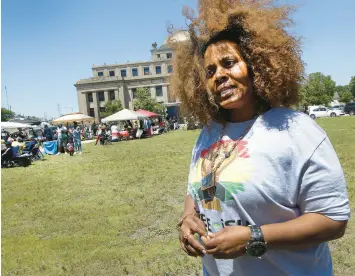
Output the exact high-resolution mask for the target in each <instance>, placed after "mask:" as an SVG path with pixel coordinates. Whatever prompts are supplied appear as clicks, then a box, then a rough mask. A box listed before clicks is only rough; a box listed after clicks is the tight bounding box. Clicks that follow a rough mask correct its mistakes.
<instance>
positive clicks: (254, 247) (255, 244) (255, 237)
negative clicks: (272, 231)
mask: <svg viewBox="0 0 355 276" xmlns="http://www.w3.org/2000/svg"><path fill="white" fill-rule="evenodd" d="M248 227H249V228H250V232H251V235H250V240H249V241H248V243H247V245H246V246H245V249H246V253H247V255H249V256H252V257H260V256H262V255H264V254H265V252H266V250H267V246H266V242H265V241H264V235H263V232H262V231H261V228H260V226H256V225H249V226H248Z"/></svg>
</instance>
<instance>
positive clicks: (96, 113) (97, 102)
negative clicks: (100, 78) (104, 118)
mask: <svg viewBox="0 0 355 276" xmlns="http://www.w3.org/2000/svg"><path fill="white" fill-rule="evenodd" d="M92 99H93V103H94V113H95V121H96V122H100V115H99V114H100V113H99V112H100V107H99V101H98V99H97V92H92Z"/></svg>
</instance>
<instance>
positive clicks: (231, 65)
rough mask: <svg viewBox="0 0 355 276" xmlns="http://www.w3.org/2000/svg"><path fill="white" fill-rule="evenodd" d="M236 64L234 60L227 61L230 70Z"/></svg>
mask: <svg viewBox="0 0 355 276" xmlns="http://www.w3.org/2000/svg"><path fill="white" fill-rule="evenodd" d="M234 64H235V61H234V60H227V62H226V66H227V67H228V68H230V67H233V66H234Z"/></svg>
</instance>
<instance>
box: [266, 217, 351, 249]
mask: <svg viewBox="0 0 355 276" xmlns="http://www.w3.org/2000/svg"><path fill="white" fill-rule="evenodd" d="M346 224H347V221H334V220H332V219H330V218H328V217H326V216H323V215H321V214H316V213H309V214H305V215H303V216H300V217H298V218H296V219H293V220H290V221H287V222H282V223H275V224H268V225H263V226H261V230H262V232H263V234H264V240H265V241H266V242H267V246H268V248H269V249H304V248H307V247H311V246H314V245H318V244H320V243H323V242H327V241H330V240H335V239H338V238H341V237H342V236H343V235H344V233H345V229H346Z"/></svg>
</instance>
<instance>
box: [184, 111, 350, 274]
mask: <svg viewBox="0 0 355 276" xmlns="http://www.w3.org/2000/svg"><path fill="white" fill-rule="evenodd" d="M254 121H255V122H254V124H253V126H252V128H251V129H250V130H249V131H248V133H247V134H246V135H245V136H244V138H243V139H242V140H241V141H240V142H239V143H238V144H237V146H235V145H236V142H235V141H236V140H237V139H238V138H239V137H240V135H241V134H242V133H243V132H244V130H245V128H246V127H247V126H248V125H250V123H251V122H252V121H247V122H242V123H228V124H227V125H226V127H225V128H224V132H223V133H224V135H223V136H221V133H222V125H220V124H218V123H212V124H211V125H210V126H209V127H205V128H204V129H203V130H202V132H201V135H200V137H199V139H198V141H197V142H196V145H195V147H194V150H193V154H192V162H191V168H190V175H189V183H188V193H189V194H190V195H191V196H192V198H193V199H194V200H195V204H196V207H197V208H198V209H199V212H200V218H201V219H202V220H203V221H204V222H205V225H206V228H207V230H208V231H210V232H213V233H215V232H218V231H219V230H220V229H222V228H223V227H225V226H233V225H243V226H246V225H251V224H256V225H264V224H272V223H279V222H285V221H289V220H292V219H295V218H297V217H299V216H301V215H303V214H306V213H319V214H323V215H325V216H327V217H329V218H331V219H333V220H338V221H342V220H348V219H349V217H350V208H349V201H348V195H347V192H346V183H345V179H344V174H343V171H342V168H341V166H340V163H339V160H338V157H337V155H336V153H335V151H334V149H333V147H332V145H331V143H330V141H329V139H328V137H327V135H326V134H325V132H324V131H323V130H322V129H321V128H320V127H319V126H318V125H317V124H316V123H315V122H314V121H313V120H312V119H310V118H309V117H308V116H307V115H305V114H302V113H299V112H296V111H293V110H290V109H286V108H274V109H272V110H270V111H268V112H267V113H265V114H263V115H262V116H260V117H259V118H257V119H256V120H254ZM233 146H234V147H235V148H234V150H233V151H232V153H231V157H230V158H228V159H227V160H226V161H225V162H223V163H222V165H221V166H220V167H219V169H218V171H217V175H216V191H215V194H214V197H213V199H212V200H211V199H209V198H208V197H210V195H208V193H206V192H204V191H202V190H201V185H202V183H203V182H204V181H205V180H206V178H208V177H209V176H210V173H211V162H212V160H214V159H215V157H216V151H218V150H221V149H223V151H224V152H230V151H231V149H232V148H233ZM203 266H204V270H205V274H209V275H211V276H212V275H223V276H224V275H238V276H246V275H248V276H249V275H250V276H255V275H265V276H268V275H270V276H278V275H292V276H294V275H297V276H299V275H312V276H318V275H319V276H327V275H332V261H331V256H330V252H329V249H328V244H327V243H323V244H320V245H318V246H314V247H312V248H310V249H304V250H292V251H291V250H269V251H268V252H267V253H266V254H265V255H263V256H262V257H261V258H253V257H249V256H242V257H239V258H236V259H232V260H216V259H214V258H213V257H212V256H210V255H206V256H205V257H204V258H203ZM206 271H207V272H206Z"/></svg>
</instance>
